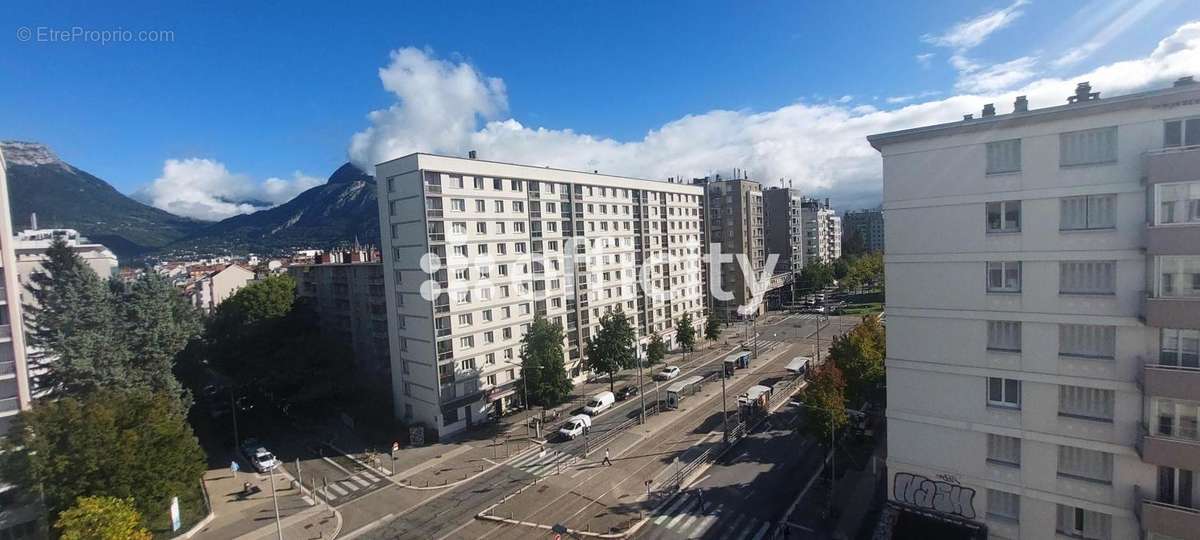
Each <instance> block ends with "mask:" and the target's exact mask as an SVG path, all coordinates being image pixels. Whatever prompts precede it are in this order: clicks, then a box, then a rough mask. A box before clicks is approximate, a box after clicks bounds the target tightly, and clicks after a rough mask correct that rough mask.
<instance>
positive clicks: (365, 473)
mask: <svg viewBox="0 0 1200 540" xmlns="http://www.w3.org/2000/svg"><path fill="white" fill-rule="evenodd" d="M361 474H362V475H363V476H365V477H366V478H367V480H369V481H371V483H375V482H378V481H379V477H378V476H375V475H373V474H371V473H370V472H369V471H363V472H362V473H361Z"/></svg>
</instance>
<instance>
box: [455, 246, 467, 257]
mask: <svg viewBox="0 0 1200 540" xmlns="http://www.w3.org/2000/svg"><path fill="white" fill-rule="evenodd" d="M454 254H455V255H456V256H458V257H466V256H467V246H454Z"/></svg>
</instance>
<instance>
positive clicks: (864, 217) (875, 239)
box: [842, 208, 883, 253]
mask: <svg viewBox="0 0 1200 540" xmlns="http://www.w3.org/2000/svg"><path fill="white" fill-rule="evenodd" d="M842 234H843V236H842V239H843V240H846V239H847V238H848V237H849V235H850V234H854V235H855V236H857V237H858V238H859V239H861V240H862V245H863V249H866V250H867V251H869V252H871V253H883V209H882V208H875V209H872V210H851V211H849V212H846V213H845V215H843V216H842ZM847 241H848V240H847Z"/></svg>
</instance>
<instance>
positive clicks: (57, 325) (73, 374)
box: [25, 239, 133, 396]
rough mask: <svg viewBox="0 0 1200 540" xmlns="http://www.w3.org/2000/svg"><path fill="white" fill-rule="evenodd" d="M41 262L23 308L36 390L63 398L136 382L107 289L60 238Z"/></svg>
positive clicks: (29, 285)
mask: <svg viewBox="0 0 1200 540" xmlns="http://www.w3.org/2000/svg"><path fill="white" fill-rule="evenodd" d="M41 266H42V267H41V269H40V270H38V271H35V272H33V274H32V275H31V276H30V278H29V280H30V283H29V284H28V285H27V286H26V289H27V290H28V292H29V294H30V296H31V297H32V298H33V303H32V304H30V305H27V306H25V319H26V320H25V327H26V328H27V329H28V332H27V336H28V339H29V345H30V346H31V348H32V350H33V351H35V352H34V353H33V354H31V355H30V364H31V366H32V367H33V368H35V371H34V372H35V373H36V375H35V376H34V378H33V383H34V386H35V387H36V389H37V390H38V391H40V392H46V393H48V394H51V395H54V396H65V395H81V394H84V393H87V392H91V391H94V390H96V389H98V388H104V387H109V388H123V387H129V386H130V385H131V384H133V381H131V377H129V370H128V367H129V363H130V359H129V351H128V349H127V348H126V347H125V346H124V344H123V343H122V342H121V335H120V332H119V329H118V323H117V321H118V314H117V310H116V305H115V302H114V298H113V295H112V293H111V291H110V290H109V288H108V287H107V286H105V284H104V282H102V281H101V280H100V278H99V277H98V276H97V275H96V273H95V272H93V271H92V269H91V268H89V267H88V266H87V263H85V262H84V261H83V259H82V258H80V257H79V256H78V255H76V254H75V252H74V251H73V250H72V249H71V248H70V247H69V246H67V244H66V243H65V242H64V241H63V240H62V239H57V240H55V241H54V242H53V243H51V245H50V247H49V248H48V249H47V250H46V259H45V260H44V261H43V262H42V265H41Z"/></svg>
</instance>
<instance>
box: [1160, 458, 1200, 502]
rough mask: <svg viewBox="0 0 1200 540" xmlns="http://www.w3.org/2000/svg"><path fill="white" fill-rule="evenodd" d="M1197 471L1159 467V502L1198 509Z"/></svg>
mask: <svg viewBox="0 0 1200 540" xmlns="http://www.w3.org/2000/svg"><path fill="white" fill-rule="evenodd" d="M1195 476H1196V475H1195V473H1194V472H1192V471H1190V470H1187V469H1176V468H1174V467H1163V466H1159V467H1158V497H1157V500H1158V502H1161V503H1167V504H1173V505H1176V506H1182V507H1184V508H1191V509H1196V502H1195V501H1196V497H1195V496H1194V495H1195V493H1194V489H1195Z"/></svg>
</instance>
